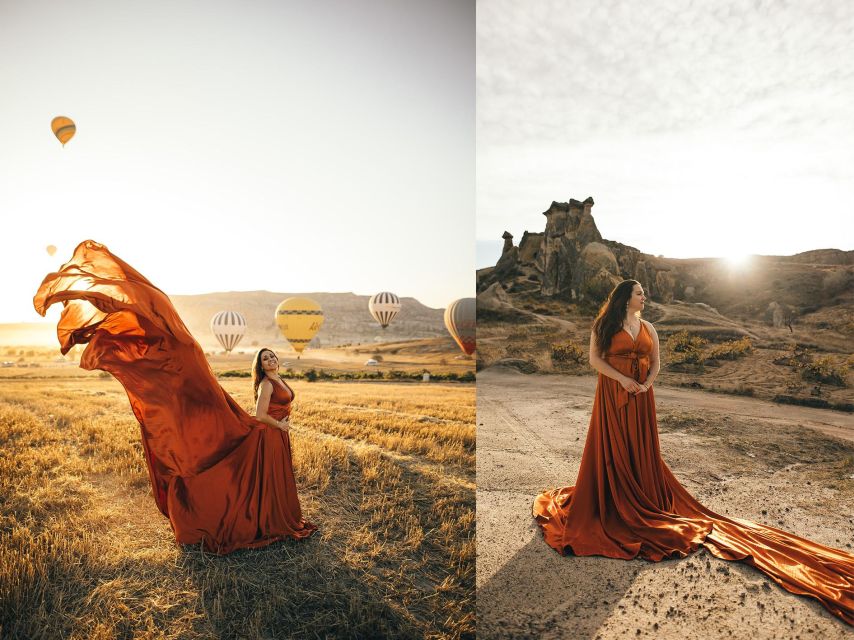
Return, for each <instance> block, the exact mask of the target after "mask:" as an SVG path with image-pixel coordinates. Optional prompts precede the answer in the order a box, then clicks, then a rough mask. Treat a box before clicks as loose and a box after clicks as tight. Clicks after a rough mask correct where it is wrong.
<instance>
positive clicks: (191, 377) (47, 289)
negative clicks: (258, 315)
mask: <svg viewBox="0 0 854 640" xmlns="http://www.w3.org/2000/svg"><path fill="white" fill-rule="evenodd" d="M56 302H61V303H62V304H63V306H64V308H63V310H62V316H61V318H60V320H59V324H58V326H57V335H58V337H59V342H60V345H61V351H62V353H67V352H68V350H69V349H71V347H73V346H74V345H75V344H81V343H88V345H87V346H86V349H85V351H84V352H83V355H82V357H81V358H80V366H81V367H82V368H84V369H102V370H104V371H108V372H109V373H111V374H112V375H113V376H115V378H116V379H117V380H118V381H119V382H120V383H121V384H122V386H124V388H125V391H126V392H127V395H128V398H129V400H130V404H131V408H132V409H133V412H134V415H135V416H136V418H137V420H138V421H139V423H140V427H141V432H142V444H143V451H144V453H145V460H146V463H147V464H148V472H149V478H150V479H151V486H152V489H153V492H154V499H155V502H156V503H157V507H158V508H159V509H160V511H161V512H162V513H163V515H165V516H166V517H168V518H169V521H170V522H171V524H172V529H173V531H174V532H175V539H176V540H177V541H178V542H180V543H185V544H190V543H198V542H202V543H203V545H204V547H205V549H207V550H208V551H211V552H213V553H218V554H225V553H229V552H231V551H233V550H235V549H239V548H247V547H260V546H264V545H267V544H270V543H271V542H274V541H277V540H282V539H284V538H305V537H308V536H309V535H311V534H312V533H313V532H314V531H315V530H316V527H315V526H314V525H312V524H311V523H309V522H306V521H304V520H303V519H302V514H301V511H300V505H299V498H298V496H297V490H296V484H295V482H294V475H293V470H292V468H291V447H290V439H289V437H288V434H287V433H286V432H284V431H282V430H280V429H277V428H275V427H269V426H267V425H265V424H264V423H262V422H260V421H258V420H256V419H255V418H254V417H252V416H250V415H249V414H248V413H247V412H246V411H244V410H243V409H242V408H241V407H240V406H239V405H238V404H237V403H236V402H235V401H234V400H233V399H232V398H231V396H229V395H228V394H227V393H226V392H225V391H224V390H223V389H222V387H220V385H219V383H218V382H217V380H216V377H215V376H214V374H213V372H212V371H211V368H210V366H209V365H208V362H207V360H206V359H205V354H204V352H203V351H202V349H201V347H200V346H199V345H198V343H197V342H196V341H195V340H194V339H193V337H192V335H190V332H189V331H188V330H187V328H186V327H185V326H184V323H183V322H182V321H181V319H180V318H179V317H178V314H177V313H176V311H175V309H174V307H173V306H172V303H171V302H170V300H169V298H168V297H167V296H166V294H164V293H163V292H162V291H160V289H158V288H157V287H155V286H154V285H152V284H151V283H150V282H149V281H148V280H146V279H145V278H144V277H143V276H142V275H141V274H140V273H139V272H138V271H136V270H135V269H133V267H131V266H130V265H128V264H127V263H126V262H124V261H122V260H120V259H119V258H117V257H116V256H114V255H112V254H111V253H110V252H109V251H108V250H107V248H106V247H105V246H103V245H101V244H98V243H96V242H92V241H91V240H87V241H86V242H83V243H81V244H80V245H79V246H78V247H77V249H75V251H74V257H73V258H72V259H71V261H70V262H68V263H66V264H65V265H63V266H62V268H61V269H60V271H59V272H58V273H51V274H48V275H47V277H46V278H45V279H44V281H43V282H42V285H41V287H39V290H38V293H36V296H35V298H34V299H33V304H34V306H35V308H36V311H38V312H39V313H40V314H41V315H44V314H45V312H46V311H47V309H48V307H50V306H51V305H52V304H54V303H56ZM274 387H277V389H278V390H277V391H276V393H275V394H274V397H273V399H272V400H271V402H270V411H269V413H270V415H271V416H272V417H273V418H275V419H277V420H280V419H281V418H283V417H284V416H285V415H286V414H287V413H289V411H290V400H291V399H292V394H290V393H288V391H286V390H284V389H280V388H278V387H279V386H278V385H274Z"/></svg>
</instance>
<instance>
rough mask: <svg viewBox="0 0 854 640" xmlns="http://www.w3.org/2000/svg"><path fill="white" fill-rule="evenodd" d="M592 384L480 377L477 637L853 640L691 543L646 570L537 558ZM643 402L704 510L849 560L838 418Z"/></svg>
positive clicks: (845, 464) (738, 403) (546, 553)
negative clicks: (535, 506) (686, 551)
mask: <svg viewBox="0 0 854 640" xmlns="http://www.w3.org/2000/svg"><path fill="white" fill-rule="evenodd" d="M595 384H596V380H595V378H594V377H591V376H584V377H573V376H554V375H552V376H540V375H524V374H521V373H518V372H517V371H515V370H511V369H505V368H500V367H496V368H491V369H487V370H484V371H481V372H479V373H478V379H477V387H478V398H477V403H478V410H477V415H478V417H477V420H478V442H477V541H478V542H477V547H478V559H477V606H478V623H477V624H478V637H482V638H511V637H512V638H526V637H531V638H533V637H537V638H573V639H575V638H579V639H587V638H590V639H593V638H601V639H602V640H605V639H610V638H637V637H651V638H682V639H686V640H687V639H692V638H697V639H700V638H704V639H711V638H747V637H750V638H755V639H762V638H779V639H789V638H791V639H794V638H822V639H824V638H827V639H836V638H852V637H854V628H852V627H850V626H848V625H846V624H845V623H843V622H841V621H840V620H838V619H836V618H835V617H833V616H832V615H831V614H830V613H828V612H827V611H826V610H825V609H824V608H823V607H822V606H821V605H820V604H819V603H818V602H817V601H815V600H812V599H810V598H806V597H801V596H796V595H794V594H791V593H789V592H787V591H785V590H783V589H782V588H780V587H779V586H777V584H776V583H774V582H772V581H771V580H770V579H767V578H765V576H764V574H762V573H761V572H759V571H757V570H755V569H753V568H752V567H750V566H748V565H745V564H742V563H737V562H726V561H723V560H719V559H717V558H715V557H714V556H712V555H711V554H709V553H708V552H707V551H706V550H705V549H703V548H701V549H700V550H699V551H698V552H697V553H695V554H693V555H692V556H689V557H688V558H683V559H674V560H665V561H663V562H660V563H650V562H647V561H644V560H640V559H637V560H631V561H624V560H614V559H609V558H602V557H585V558H579V557H573V556H567V557H561V556H560V555H559V554H557V553H556V552H555V551H554V550H552V549H551V548H550V547H548V546H547V545H546V544H545V543H544V542H543V540H542V535H541V534H540V531H539V529H538V527H537V526H536V524H535V522H534V520H533V519H532V518H531V502H532V500H533V497H534V496H535V495H536V494H537V493H538V492H539V491H541V490H543V489H545V488H549V487H554V486H565V485H568V484H573V483H574V482H575V478H576V475H577V473H578V466H579V463H580V460H581V454H582V448H583V446H584V440H585V437H586V433H587V426H588V422H589V419H590V410H591V407H592V404H593V391H594V388H595ZM656 402H657V410H658V415H659V427H660V431H661V435H660V439H661V449H662V456H663V457H664V459H665V461H666V462H667V464H668V465H669V466H670V468H671V469H672V470H673V472H674V473H675V475H676V477H677V478H678V479H679V480H680V482H682V483H683V485H684V486H685V487H686V489H688V491H690V492H691V493H692V494H693V495H694V496H696V497H697V498H698V499H699V500H700V501H701V502H703V503H704V504H705V505H706V506H708V507H709V508H711V509H713V510H714V511H717V512H718V513H721V514H725V515H732V516H738V517H742V518H746V519H749V520H755V521H758V522H763V523H765V524H769V525H773V526H776V527H779V528H782V529H785V530H787V531H791V532H794V533H796V534H798V535H801V536H804V537H807V538H809V539H811V540H815V541H817V542H820V543H822V544H826V545H829V546H832V547H836V548H841V549H845V550H846V551H851V552H852V553H854V549H852V546H853V545H852V543H854V420H852V417H851V415H850V414H845V413H841V412H835V411H827V410H820V409H810V408H807V407H794V406H783V405H775V404H773V403H770V402H766V401H762V400H755V399H752V398H742V397H734V396H727V395H719V394H711V393H705V392H702V391H693V390H685V389H677V388H667V387H658V386H656ZM828 434H830V435H828Z"/></svg>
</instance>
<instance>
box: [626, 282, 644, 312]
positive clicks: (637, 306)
mask: <svg viewBox="0 0 854 640" xmlns="http://www.w3.org/2000/svg"><path fill="white" fill-rule="evenodd" d="M645 303H646V294H645V293H644V292H643V287H642V286H640V285H639V284H636V285H635V286H634V287H632V295H631V297H630V298H629V306H628V312H629V313H634V312H635V311H643V307H644V304H645Z"/></svg>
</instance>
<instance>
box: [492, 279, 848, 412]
mask: <svg viewBox="0 0 854 640" xmlns="http://www.w3.org/2000/svg"><path fill="white" fill-rule="evenodd" d="M514 304H516V305H518V306H517V308H518V309H521V310H522V311H524V312H526V313H529V314H531V313H533V314H536V315H535V316H531V315H521V314H519V315H516V316H513V317H509V318H508V317H501V318H495V319H491V318H490V316H489V314H486V317H485V319H481V318H480V317H479V318H478V361H477V367H478V369H482V368H484V367H488V366H491V365H494V364H504V365H507V366H511V367H514V368H516V369H518V370H520V371H522V372H523V373H565V374H575V375H595V371H594V370H593V369H592V368H591V367H590V366H589V364H588V362H587V351H588V345H589V339H590V326H591V323H592V321H593V315H592V313H591V312H590V310H589V309H584V308H581V307H578V306H576V305H573V304H567V303H564V302H560V301H555V300H548V299H543V298H541V297H538V296H535V295H533V294H527V295H519V296H515V297H514ZM648 306H649V308H648V309H647V310H645V311H644V317H645V318H646V319H647V320H650V321H651V322H653V324H654V325H655V327H656V331H657V332H658V335H659V338H660V342H661V350H662V361H663V369H662V371H661V373H660V375H659V377H658V380H657V384H659V385H661V384H664V385H673V386H686V387H691V388H695V389H703V390H706V391H712V392H719V393H732V394H736V395H746V396H755V397H757V398H764V399H767V400H774V401H776V402H781V403H789V404H802V405H807V406H814V407H821V408H831V409H840V410H845V411H851V410H852V409H854V376H852V375H851V371H852V369H854V356H851V355H850V354H851V347H850V345H851V339H852V337H854V333H851V325H850V312H847V311H844V310H843V311H841V312H838V313H837V314H836V315H837V316H839V318H841V320H839V322H836V324H833V323H832V322H831V318H830V316H825V315H821V316H817V317H820V318H821V320H816V319H815V318H812V317H811V316H810V317H807V316H805V317H804V318H802V319H799V321H798V322H797V323H796V324H795V331H794V332H791V331H789V329H788V328H787V327H781V328H775V327H773V326H769V325H767V324H764V323H763V322H757V321H746V320H744V321H735V320H732V319H729V318H726V317H724V316H721V315H720V314H717V312H714V311H713V310H711V308H710V307H708V305H688V304H686V303H681V302H678V303H674V304H672V305H662V304H656V303H651V304H650V305H648ZM840 323H841V324H840ZM845 323H847V324H845ZM846 332H847V333H846Z"/></svg>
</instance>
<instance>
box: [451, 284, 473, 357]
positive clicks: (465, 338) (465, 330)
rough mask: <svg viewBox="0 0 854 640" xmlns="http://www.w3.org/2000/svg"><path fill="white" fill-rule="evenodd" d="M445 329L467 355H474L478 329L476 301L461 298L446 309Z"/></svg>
mask: <svg viewBox="0 0 854 640" xmlns="http://www.w3.org/2000/svg"><path fill="white" fill-rule="evenodd" d="M445 327H446V328H447V329H448V333H450V334H451V336H453V338H454V340H456V341H457V344H458V345H460V349H462V350H463V352H464V353H465V354H466V355H469V356H470V355H471V354H472V353H474V350H475V334H476V328H477V321H476V304H475V299H474V298H460V299H459V300H454V301H453V302H452V303H451V304H449V305H448V308H447V309H445Z"/></svg>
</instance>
